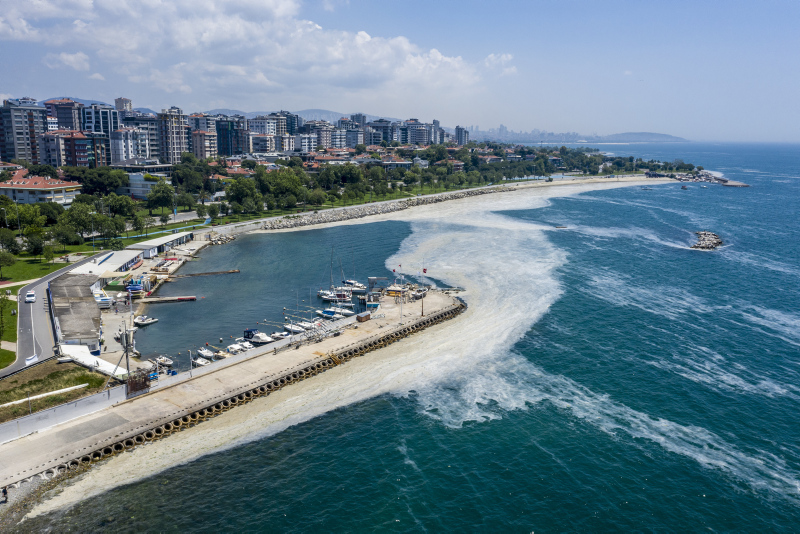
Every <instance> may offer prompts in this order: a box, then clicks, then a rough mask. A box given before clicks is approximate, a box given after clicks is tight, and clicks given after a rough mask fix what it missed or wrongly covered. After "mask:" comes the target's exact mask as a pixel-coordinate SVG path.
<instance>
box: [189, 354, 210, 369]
mask: <svg viewBox="0 0 800 534" xmlns="http://www.w3.org/2000/svg"><path fill="white" fill-rule="evenodd" d="M192 363H193V364H195V365H199V366H201V367H203V366H205V365H210V364H211V362H210V361H208V360H206V359H205V358H203V357H202V356H198V357H197V358H194V359H192Z"/></svg>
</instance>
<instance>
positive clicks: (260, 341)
mask: <svg viewBox="0 0 800 534" xmlns="http://www.w3.org/2000/svg"><path fill="white" fill-rule="evenodd" d="M244 340H245V341H249V342H250V343H252V344H253V345H266V344H267V343H272V342H273V341H275V340H274V339H272V338H271V337H269V336H268V335H267V334H265V333H263V332H259V331H258V330H256V329H255V328H248V329H247V330H245V331H244Z"/></svg>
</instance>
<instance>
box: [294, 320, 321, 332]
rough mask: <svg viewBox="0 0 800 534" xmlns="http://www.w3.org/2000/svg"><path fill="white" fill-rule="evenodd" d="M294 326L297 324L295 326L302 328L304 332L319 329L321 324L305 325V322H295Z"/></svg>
mask: <svg viewBox="0 0 800 534" xmlns="http://www.w3.org/2000/svg"><path fill="white" fill-rule="evenodd" d="M295 324H297V326H299V327H300V328H302V329H304V330H314V329H315V328H319V326H320V325H321V324H322V323H320V322H316V323H307V322H305V321H297V323H295Z"/></svg>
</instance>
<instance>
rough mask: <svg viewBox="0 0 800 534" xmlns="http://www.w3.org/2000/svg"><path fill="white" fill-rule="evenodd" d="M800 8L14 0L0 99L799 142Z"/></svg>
mask: <svg viewBox="0 0 800 534" xmlns="http://www.w3.org/2000/svg"><path fill="white" fill-rule="evenodd" d="M798 21H800V2H798V1H796V0H792V1H786V0H762V1H759V2H755V1H752V2H739V1H736V0H729V1H716V2H711V1H703V0H693V1H685V2H684V1H669V0H664V1H659V2H651V1H642V0H635V1H613V0H609V1H603V2H601V1H573V0H559V1H555V0H550V1H547V2H539V1H533V0H531V1H517V2H511V1H504V0H494V1H492V2H486V1H481V2H478V1H471V0H460V1H449V0H434V1H430V0H429V1H426V2H421V1H417V0H406V1H404V2H388V1H381V0H349V1H348V0H237V1H233V0H138V1H134V0H26V1H22V0H0V57H2V58H3V60H2V63H3V68H2V75H0V98H9V97H13V98H17V97H22V96H31V97H33V98H38V99H42V98H50V97H55V96H72V97H77V98H86V99H97V100H101V101H105V102H113V99H114V98H115V97H119V96H125V97H128V98H131V99H132V100H133V102H134V106H135V107H147V108H151V109H154V110H161V109H162V108H167V107H170V106H172V105H177V106H179V107H181V108H183V109H184V110H185V111H187V112H196V111H205V110H209V109H215V108H231V109H238V110H243V111H272V110H278V109H287V110H301V109H308V108H321V109H329V110H334V111H338V112H342V113H354V112H359V111H360V112H365V113H369V114H373V115H383V116H388V117H399V118H412V117H413V118H418V119H420V120H423V121H426V122H428V121H431V120H433V119H439V120H440V121H441V123H442V124H443V125H446V126H450V127H454V126H456V125H462V126H472V125H475V126H479V127H480V128H481V129H483V130H486V129H489V128H497V127H498V126H499V125H500V124H503V125H505V126H506V127H507V128H509V129H511V130H515V131H528V130H532V129H534V128H536V129H540V130H547V131H553V132H579V133H581V134H586V135H590V134H597V135H605V134H612V133H620V132H632V131H633V132H636V131H649V132H658V133H666V134H671V135H676V136H680V137H684V138H687V139H691V140H697V141H742V142H747V141H755V142H800V98H798V87H800V31H798V30H797V23H798Z"/></svg>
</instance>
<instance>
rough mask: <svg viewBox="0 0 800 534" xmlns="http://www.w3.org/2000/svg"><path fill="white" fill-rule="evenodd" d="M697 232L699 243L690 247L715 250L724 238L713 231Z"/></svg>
mask: <svg viewBox="0 0 800 534" xmlns="http://www.w3.org/2000/svg"><path fill="white" fill-rule="evenodd" d="M695 234H697V243H695V244H694V245H692V246H691V247H690V248H693V249H698V250H714V249H715V248H717V247H718V246H720V245H722V239H720V237H719V236H718V235H717V234H715V233H713V232H695Z"/></svg>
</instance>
